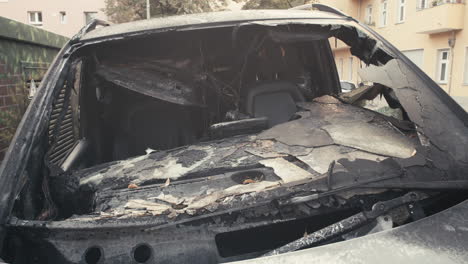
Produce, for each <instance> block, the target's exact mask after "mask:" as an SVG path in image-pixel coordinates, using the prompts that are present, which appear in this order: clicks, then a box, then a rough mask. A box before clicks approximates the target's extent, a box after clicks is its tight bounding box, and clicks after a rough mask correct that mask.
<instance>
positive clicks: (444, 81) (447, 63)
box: [436, 49, 450, 84]
mask: <svg viewBox="0 0 468 264" xmlns="http://www.w3.org/2000/svg"><path fill="white" fill-rule="evenodd" d="M445 52H446V53H447V59H443V58H442V55H443V54H444V53H445ZM444 64H445V74H444V78H441V76H442V65H444ZM449 72H450V49H439V50H437V75H436V80H437V82H438V83H440V84H447V83H448V77H449Z"/></svg>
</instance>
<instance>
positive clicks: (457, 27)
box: [320, 0, 468, 97]
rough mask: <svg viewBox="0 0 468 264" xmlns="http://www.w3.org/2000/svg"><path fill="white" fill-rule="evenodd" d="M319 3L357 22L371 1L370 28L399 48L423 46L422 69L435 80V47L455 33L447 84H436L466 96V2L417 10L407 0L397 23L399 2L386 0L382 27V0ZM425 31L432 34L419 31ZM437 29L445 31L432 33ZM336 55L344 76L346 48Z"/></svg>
mask: <svg viewBox="0 0 468 264" xmlns="http://www.w3.org/2000/svg"><path fill="white" fill-rule="evenodd" d="M427 1H428V3H429V5H432V2H433V1H429V0H427ZM320 2H321V3H323V4H327V5H330V6H334V7H337V8H338V9H340V10H342V11H343V12H345V13H347V14H349V15H351V16H353V17H355V18H357V19H358V20H360V21H365V15H366V7H367V6H368V5H369V4H371V5H372V6H373V12H372V17H373V21H374V22H375V25H372V28H373V29H375V30H376V31H377V32H378V33H379V34H381V35H382V36H383V37H385V38H386V39H387V40H389V41H390V42H391V43H392V44H394V45H395V46H396V47H397V48H398V49H400V50H402V51H408V50H415V49H424V52H423V54H424V55H423V64H422V66H421V68H422V70H423V71H424V72H425V73H426V74H427V75H429V76H430V77H431V78H433V79H434V80H437V78H436V73H437V55H438V50H439V49H449V48H450V47H449V43H448V42H449V39H450V38H452V37H453V36H454V37H455V38H456V41H455V46H454V48H453V51H452V55H453V57H452V58H453V59H452V60H451V63H453V64H452V67H451V73H452V74H451V81H450V84H443V83H439V85H440V86H441V87H442V88H443V89H444V90H445V91H446V92H449V94H450V95H452V96H462V97H463V96H468V83H464V80H463V74H464V71H465V70H466V69H465V64H466V60H465V58H466V56H465V51H466V49H467V48H468V5H465V4H443V5H439V6H435V7H430V8H427V9H422V10H419V9H418V8H417V6H418V1H417V0H406V1H405V2H406V16H405V20H404V22H402V23H398V22H397V14H398V12H397V3H398V2H397V0H387V2H388V17H387V21H388V22H387V25H386V26H383V27H382V26H380V23H379V20H380V6H381V2H382V1H381V0H321V1H320ZM452 29H454V30H453V31H452ZM427 31H431V33H422V32H427ZM439 31H445V32H440V33H435V32H439ZM452 32H453V33H452ZM452 34H454V35H452ZM335 55H336V60H337V61H339V59H340V58H344V61H345V66H344V69H345V74H344V76H347V74H346V70H347V69H348V65H347V64H346V62H347V59H346V58H348V57H350V56H351V54H350V53H349V50H347V49H343V48H342V49H338V50H335ZM354 67H356V70H357V67H359V66H358V64H357V63H356V65H355V66H354ZM355 81H357V80H355ZM449 86H450V88H449ZM449 90H450V91H449Z"/></svg>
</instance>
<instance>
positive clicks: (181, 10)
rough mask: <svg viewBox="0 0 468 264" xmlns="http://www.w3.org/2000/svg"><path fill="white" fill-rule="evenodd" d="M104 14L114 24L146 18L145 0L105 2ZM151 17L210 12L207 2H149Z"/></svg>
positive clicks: (192, 0)
mask: <svg viewBox="0 0 468 264" xmlns="http://www.w3.org/2000/svg"><path fill="white" fill-rule="evenodd" d="M105 5H106V7H105V8H104V13H106V15H107V16H108V18H109V20H110V21H112V22H114V23H123V22H129V21H135V20H141V19H145V18H146V0H105ZM150 7H151V8H150V11H151V12H150V13H151V17H160V16H169V15H179V14H190V13H199V12H208V11H212V8H211V6H210V4H209V2H208V1H198V0H150Z"/></svg>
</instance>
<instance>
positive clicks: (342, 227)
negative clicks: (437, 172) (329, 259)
mask: <svg viewBox="0 0 468 264" xmlns="http://www.w3.org/2000/svg"><path fill="white" fill-rule="evenodd" d="M424 197H425V196H424V194H422V193H419V192H409V193H407V194H405V195H403V196H400V197H397V198H394V199H391V200H388V201H380V202H377V203H375V204H374V205H373V206H372V209H371V210H370V211H363V212H360V213H358V214H355V215H352V216H350V217H348V218H346V219H343V220H341V221H339V222H336V223H334V224H332V225H329V226H327V227H325V228H322V229H320V230H318V231H315V232H314V233H312V234H309V235H307V236H304V237H302V238H300V239H297V240H295V241H293V242H290V243H288V244H286V245H284V246H282V247H280V248H277V249H275V250H273V251H270V252H268V253H266V254H264V255H263V256H273V255H278V254H282V253H287V252H292V251H296V250H299V249H301V248H305V247H310V246H314V245H317V244H318V243H321V242H324V241H326V240H329V239H332V238H335V237H337V236H340V235H343V234H345V233H348V232H350V231H353V230H355V229H357V228H359V227H361V226H363V225H364V224H366V223H368V222H370V221H372V220H375V219H376V218H377V217H379V216H382V215H383V214H385V213H387V212H388V211H390V210H392V209H394V208H396V207H399V206H402V205H405V204H409V203H413V202H417V201H419V200H421V199H423V198H424Z"/></svg>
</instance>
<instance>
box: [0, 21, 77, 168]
mask: <svg viewBox="0 0 468 264" xmlns="http://www.w3.org/2000/svg"><path fill="white" fill-rule="evenodd" d="M67 40H68V39H67V38H65V37H63V36H59V35H56V34H53V33H50V32H47V31H44V30H41V29H38V28H35V27H32V26H28V25H25V24H22V23H19V22H16V21H13V20H9V19H6V18H2V17H0V160H1V159H3V155H4V153H5V151H6V148H7V147H8V144H9V141H10V139H11V137H12V136H13V134H14V131H15V129H16V126H17V125H18V122H19V121H20V119H21V116H22V113H23V112H24V111H25V110H26V107H27V105H28V103H29V100H28V94H29V83H30V81H31V80H32V79H33V80H35V81H36V82H37V84H39V82H40V80H41V79H42V77H43V75H44V74H45V73H46V71H47V68H48V66H49V64H50V63H51V62H52V60H53V59H54V57H55V56H56V54H57V53H58V51H59V50H60V48H61V47H62V46H63V45H64V44H65V43H66V41H67Z"/></svg>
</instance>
